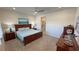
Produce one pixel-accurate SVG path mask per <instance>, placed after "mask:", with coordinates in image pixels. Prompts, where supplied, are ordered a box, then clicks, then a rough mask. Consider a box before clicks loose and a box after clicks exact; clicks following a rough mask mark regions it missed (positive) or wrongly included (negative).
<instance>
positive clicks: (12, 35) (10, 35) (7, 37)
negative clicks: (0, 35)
mask: <svg viewBox="0 0 79 59" xmlns="http://www.w3.org/2000/svg"><path fill="white" fill-rule="evenodd" d="M4 38H5V41H8V40H12V39H15V32H6V33H5V37H4Z"/></svg>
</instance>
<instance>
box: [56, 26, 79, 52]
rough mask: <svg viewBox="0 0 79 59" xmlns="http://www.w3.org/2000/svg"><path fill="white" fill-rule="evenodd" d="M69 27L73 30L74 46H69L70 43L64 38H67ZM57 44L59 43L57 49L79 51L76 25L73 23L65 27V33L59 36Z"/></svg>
mask: <svg viewBox="0 0 79 59" xmlns="http://www.w3.org/2000/svg"><path fill="white" fill-rule="evenodd" d="M67 29H71V30H72V33H71V35H73V38H72V44H73V46H69V45H67V44H65V39H64V38H65V35H68V34H67ZM56 45H57V51H79V47H78V44H77V42H76V39H75V35H74V27H73V26H72V25H68V26H66V27H64V30H63V33H62V35H61V37H60V38H59V40H58V42H57V44H56Z"/></svg>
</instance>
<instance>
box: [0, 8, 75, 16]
mask: <svg viewBox="0 0 79 59" xmlns="http://www.w3.org/2000/svg"><path fill="white" fill-rule="evenodd" d="M15 8H16V9H15V12H18V13H23V14H26V15H33V14H34V10H35V7H15ZM66 8H68V7H62V8H58V7H37V9H38V10H44V12H40V13H38V14H47V13H51V12H55V11H57V10H62V9H66ZM73 8H74V7H73ZM0 9H5V10H12V7H1V8H0Z"/></svg>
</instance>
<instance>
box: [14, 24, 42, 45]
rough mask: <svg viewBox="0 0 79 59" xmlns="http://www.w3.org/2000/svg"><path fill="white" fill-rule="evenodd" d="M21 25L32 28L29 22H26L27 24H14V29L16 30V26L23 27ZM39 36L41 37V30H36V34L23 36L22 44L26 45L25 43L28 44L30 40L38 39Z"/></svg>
mask: <svg viewBox="0 0 79 59" xmlns="http://www.w3.org/2000/svg"><path fill="white" fill-rule="evenodd" d="M23 27H25V28H26V27H29V28H32V27H31V24H27V25H20V24H15V29H16V31H18V28H23ZM40 37H42V32H38V33H36V34H33V35H30V36H27V37H24V40H23V43H24V45H26V44H28V43H30V42H32V41H34V40H36V39H38V38H40Z"/></svg>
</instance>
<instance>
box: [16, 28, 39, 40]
mask: <svg viewBox="0 0 79 59" xmlns="http://www.w3.org/2000/svg"><path fill="white" fill-rule="evenodd" d="M38 32H40V30H34V29H29V30H21V31H17V32H16V34H17V36H18V38H19V39H20V40H21V41H23V40H24V37H26V36H29V35H33V34H35V33H38Z"/></svg>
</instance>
